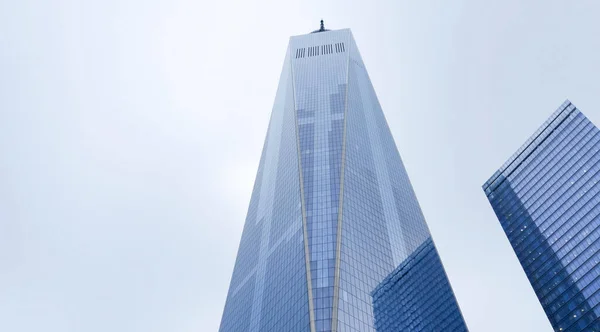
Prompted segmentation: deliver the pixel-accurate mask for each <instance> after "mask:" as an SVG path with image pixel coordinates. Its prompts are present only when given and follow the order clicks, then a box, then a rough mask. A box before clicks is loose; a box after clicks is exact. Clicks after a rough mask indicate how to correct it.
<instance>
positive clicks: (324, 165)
mask: <svg viewBox="0 0 600 332" xmlns="http://www.w3.org/2000/svg"><path fill="white" fill-rule="evenodd" d="M424 244H426V245H427V246H429V247H428V250H429V251H427V254H428V255H433V256H431V257H433V258H431V257H430V256H427V257H428V258H429V260H428V261H426V262H423V263H419V264H416V266H418V267H419V269H423V271H428V268H430V267H431V273H432V274H435V278H433V279H432V280H435V282H439V283H440V285H441V287H440V289H439V290H440V292H439V293H438V292H426V291H423V292H420V291H415V289H414V288H413V287H412V286H411V285H412V284H409V283H408V281H407V283H406V284H405V286H404V287H400V288H398V287H382V288H379V289H378V290H379V292H377V295H375V293H374V292H375V289H376V288H377V287H378V286H379V285H380V284H381V283H382V282H383V281H384V279H386V277H388V275H390V274H391V273H393V272H394V271H395V269H396V268H397V267H398V266H400V265H401V264H402V263H403V262H404V261H405V260H407V259H409V260H413V258H411V257H412V256H411V255H412V254H413V253H414V252H415V251H416V250H418V249H419V248H421V247H422V246H423V245H424ZM390 278H391V277H390ZM411 280H412V279H411ZM409 281H410V280H409ZM390 285H391V284H390ZM388 290H389V291H390V292H391V293H388V294H387V295H382V293H385V291H388ZM403 292H405V293H403ZM374 296H375V298H376V299H377V300H376V301H375V302H377V303H381V304H384V305H378V306H376V307H375V311H377V310H381V311H380V312H379V311H378V312H374V305H373V303H374ZM413 297H421V298H420V299H418V300H417V301H421V302H423V303H422V304H423V305H427V304H428V305H429V306H430V308H428V311H423V312H422V313H421V312H419V311H414V310H412V311H411V310H406V311H405V312H402V313H400V312H397V311H396V310H395V309H392V308H389V306H386V305H385V304H386V303H391V304H394V305H400V307H402V304H400V302H399V301H398V302H396V298H398V299H405V298H413ZM437 298H440V299H443V301H442V302H440V303H441V306H440V305H434V303H435V302H436V299H437ZM378 299H384V300H382V301H379V300H378ZM427 301H429V302H427ZM455 302H456V300H455V299H454V294H453V293H452V289H451V288H450V286H449V284H448V280H447V278H446V275H445V272H444V270H443V268H442V267H441V263H440V262H439V258H438V256H437V252H436V251H435V248H434V247H433V242H431V237H430V234H429V230H428V229H427V225H426V224H425V220H424V218H423V214H422V213H421V209H420V207H419V204H418V202H417V199H416V197H415V194H414V192H413V189H412V187H411V184H410V182H409V179H408V176H407V174H406V171H405V169H404V166H403V165H402V160H401V159H400V155H399V154H398V151H397V149H396V145H395V144H394V140H393V138H392V135H391V133H390V130H389V128H388V126H387V123H386V121H385V118H384V116H383V113H382V110H381V107H380V105H379V102H378V100H377V97H376V95H375V91H374V90H373V86H372V85H371V81H370V80H369V76H368V74H367V71H366V69H365V66H364V64H363V61H362V59H361V57H360V54H359V52H358V49H357V47H356V44H355V42H354V38H353V37H352V33H351V32H350V30H348V29H345V30H336V31H329V30H325V29H324V27H323V26H321V29H320V30H317V31H315V32H313V33H311V34H308V35H302V36H295V37H292V38H291V39H290V43H289V46H288V49H287V54H286V57H285V61H284V65H283V71H282V73H281V77H280V81H279V87H278V90H277V95H276V97H275V105H274V106H273V111H272V114H271V120H270V123H269V129H268V133H267V137H266V140H265V143H264V148H263V153H262V157H261V161H260V165H259V168H258V174H257V177H256V182H255V185H254V190H253V193H252V198H251V201H250V207H249V210H248V215H247V217H246V223H245V226H244V231H243V234H242V240H241V243H240V247H239V251H238V256H237V260H236V263H235V268H234V271H233V276H232V278H231V284H230V288H229V293H228V295H227V302H226V304H225V310H224V313H223V317H222V320H221V328H220V331H221V332H233V331H235V332H241V331H276V332H280V331H286V332H287V331H302V332H305V331H311V332H315V331H340V332H350V331H356V332H358V331H361V332H365V331H376V330H377V329H376V323H375V320H376V319H375V317H381V318H377V319H378V320H382V323H381V326H382V329H379V330H380V331H391V329H390V325H389V321H390V319H401V320H417V319H420V318H421V317H422V316H423V315H425V314H427V315H431V316H430V317H428V318H427V319H429V320H434V321H435V320H436V319H437V318H436V317H438V316H439V317H441V318H446V317H447V316H450V317H453V318H452V319H453V320H455V321H458V323H455V322H450V321H448V320H446V321H443V320H442V319H441V318H440V320H439V324H437V325H436V324H432V325H430V326H431V327H432V328H430V329H427V328H425V329H419V330H418V331H449V330H447V329H444V327H445V326H446V325H444V324H456V325H452V326H458V327H459V328H457V329H455V330H453V331H466V326H465V324H464V322H463V319H462V316H461V314H460V311H459V310H458V306H456V303H455ZM415 308H416V307H415ZM419 308H420V307H419ZM390 317H391V318H390ZM407 324H408V323H407ZM448 326H449V325H448ZM386 328H387V330H386ZM415 331H417V330H415Z"/></svg>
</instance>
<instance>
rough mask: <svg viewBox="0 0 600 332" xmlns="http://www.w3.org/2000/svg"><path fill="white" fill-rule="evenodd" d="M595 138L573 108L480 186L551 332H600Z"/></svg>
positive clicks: (599, 161)
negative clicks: (548, 321)
mask: <svg viewBox="0 0 600 332" xmlns="http://www.w3.org/2000/svg"><path fill="white" fill-rule="evenodd" d="M599 171H600V135H599V133H598V128H596V126H594V124H592V123H591V122H590V121H589V120H588V119H587V118H586V117H585V116H584V115H583V114H582V113H581V112H580V111H579V110H578V109H577V108H576V107H575V105H573V104H572V103H571V102H569V101H568V100H567V101H565V102H564V103H563V104H562V105H561V107H560V108H559V109H558V110H557V111H556V112H554V114H552V116H551V117H550V118H549V119H548V120H546V122H544V124H543V125H542V126H541V127H540V128H539V129H538V130H537V131H536V132H535V133H534V134H533V136H531V137H530V138H529V139H528V140H527V141H526V142H525V144H524V145H523V146H522V147H521V148H520V149H519V150H517V152H516V153H515V154H514V155H513V156H512V157H511V158H510V159H509V160H508V161H507V162H506V163H505V164H504V165H503V166H502V167H501V168H500V169H499V170H498V171H497V172H496V173H494V175H493V176H492V177H491V178H490V179H489V180H488V181H487V182H486V183H485V184H484V185H483V190H484V191H485V194H486V195H487V197H488V199H489V201H490V203H491V205H492V207H493V209H494V211H495V213H496V216H497V217H498V219H499V220H500V224H501V225H502V228H503V229H504V231H505V233H506V236H507V237H508V239H509V241H510V243H511V245H512V247H513V249H514V251H515V253H516V254H517V257H518V258H519V261H520V262H521V265H522V266H523V269H524V270H525V273H526V274H527V277H528V278H529V281H530V282H531V285H532V286H533V289H534V290H535V293H536V294H537V296H538V299H539V300H540V302H541V304H542V307H543V308H544V310H545V312H546V315H547V316H548V318H549V319H550V322H551V324H552V326H553V327H554V329H555V331H569V332H576V331H577V332H579V331H590V332H591V331H596V332H598V331H600V319H599V318H598V317H599V316H600V306H598V304H600V278H598V277H599V276H600V264H599V263H600V242H599V241H600V240H599V239H600V228H599V227H598V226H600V204H599V203H600V196H599V193H600V184H598V181H599V180H600V172H599Z"/></svg>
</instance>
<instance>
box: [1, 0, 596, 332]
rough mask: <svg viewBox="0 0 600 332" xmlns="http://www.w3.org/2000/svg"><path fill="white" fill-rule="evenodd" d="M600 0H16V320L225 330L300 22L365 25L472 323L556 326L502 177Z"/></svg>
mask: <svg viewBox="0 0 600 332" xmlns="http://www.w3.org/2000/svg"><path fill="white" fill-rule="evenodd" d="M599 17H600V2H598V1H597V0H587V1H585V0H581V1H564V0H563V1H554V0H543V1H542V0H539V1H522V0H505V1H494V2H491V1H480V0H471V1H466V0H455V1H445V0H438V1H377V2H373V1H368V2H367V1H364V2H357V1H315V0H311V1H306V0H305V1H263V2H255V3H252V2H249V1H237V2H236V1H212V2H203V1H198V0H193V1H192V0H169V1H166V0H161V1H158V0H145V1H141V0H119V1H117V0H106V1H75V0H56V1H31V0H19V1H9V0H0V331H11V332H21V331H26V332H29V331H46V332H81V331H86V332H96V331H97V332H105V331H115V332H121V331H123V332H137V331H139V332H154V331H156V332H159V331H160V332H164V331H169V332H191V331H195V332H197V331H216V330H217V328H218V325H219V321H220V317H221V313H222V310H223V305H224V302H225V296H226V293H227V287H228V284H229V279H230V277H231V272H232V269H233V264H234V260H235V255H236V251H237V247H238V243H239V239H240V236H241V231H242V226H243V222H244V217H245V213H246V209H247V207H248V202H249V199H250V193H251V190H252V185H253V182H254V175H255V172H256V168H257V165H258V161H259V158H260V150H261V148H262V143H263V139H264V137H265V133H266V128H267V123H268V118H269V114H270V111H271V107H272V104H273V100H274V95H275V91H276V86H277V80H278V78H279V73H280V70H281V66H282V64H283V58H284V55H285V50H286V46H287V42H288V38H289V36H290V35H298V34H303V33H307V32H309V31H311V30H314V29H316V28H317V27H318V21H319V20H320V19H321V18H323V19H325V20H326V24H327V27H328V28H331V29H336V28H351V29H352V31H353V33H354V36H355V38H356V41H357V43H358V46H359V48H360V51H361V53H362V56H363V59H364V61H365V64H366V66H367V69H368V71H369V73H370V76H371V79H372V81H373V84H374V86H375V90H376V91H377V93H378V96H379V98H380V102H381V104H382V106H383V110H384V112H385V114H386V116H387V119H388V122H389V125H390V127H391V129H392V132H393V134H394V137H395V139H396V142H397V144H398V147H399V150H400V153H401V154H402V157H403V159H404V162H405V164H406V167H407V170H408V173H409V176H410V177H411V180H412V183H413V186H414V187H415V190H416V193H417V196H418V198H419V200H420V202H421V205H422V208H423V210H424V213H425V216H426V218H427V221H428V222H429V225H430V228H431V230H432V233H433V236H434V239H435V241H436V243H437V246H438V249H439V251H440V253H441V256H442V260H443V262H444V264H445V266H446V269H447V272H448V275H449V277H450V281H451V282H452V285H453V287H454V290H455V293H456V296H457V298H458V301H459V303H460V306H461V308H462V311H463V313H464V315H465V319H466V321H467V324H468V325H469V327H470V329H471V331H474V332H478V331H482V332H499V331H524V332H531V331H536V332H537V331H542V332H543V331H551V328H550V325H549V323H548V321H547V319H546V317H545V315H544V313H543V311H542V309H541V307H540V305H539V303H538V301H537V299H536V297H535V295H534V293H533V291H532V289H531V287H530V285H529V283H528V281H527V279H526V277H525V275H524V273H523V271H522V269H521V267H520V265H519V264H518V261H517V259H516V257H515V255H514V253H513V251H512V249H511V247H510V245H509V243H508V241H507V240H506V238H505V236H504V234H503V232H502V229H501V227H500V225H499V223H498V221H497V220H496V218H495V216H494V214H493V212H492V209H491V208H490V206H489V204H488V202H487V200H486V198H485V196H484V194H483V192H482V191H481V188H480V186H481V184H483V182H484V181H485V180H487V178H488V177H489V176H490V175H491V174H492V173H493V172H494V171H495V170H496V169H497V168H498V167H499V166H500V165H501V164H502V163H503V162H504V161H505V160H506V159H507V158H508V157H509V156H510V155H511V154H512V153H513V152H514V151H515V150H516V149H517V148H518V147H519V146H520V145H521V144H522V143H523V142H524V141H525V139H526V138H527V137H528V136H529V135H530V134H532V133H533V131H534V130H535V129H536V128H537V127H538V126H539V125H540V124H541V123H542V122H543V121H544V120H545V119H546V118H547V117H548V116H549V115H550V114H551V113H552V112H553V111H554V110H555V109H556V108H557V107H558V106H559V105H560V104H561V103H562V102H563V101H564V100H565V99H566V98H569V99H570V100H571V101H572V102H573V103H575V105H577V106H578V107H579V108H580V109H581V110H582V111H583V112H584V113H585V114H586V115H587V116H588V117H590V118H591V120H592V121H594V122H595V123H597V124H599V123H600V94H599V92H600V84H599V77H600V61H599V59H600V38H599V37H598V34H599V32H600V23H599V20H598V18H599Z"/></svg>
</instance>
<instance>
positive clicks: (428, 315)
mask: <svg viewBox="0 0 600 332" xmlns="http://www.w3.org/2000/svg"><path fill="white" fill-rule="evenodd" d="M439 294H442V296H440V295H439ZM372 295H373V312H374V314H375V329H376V330H377V331H378V332H397V331H453V332H464V331H467V327H466V326H465V323H464V321H463V320H462V317H461V313H460V310H459V308H458V305H457V303H456V301H455V300H454V297H453V296H452V288H450V284H449V283H448V279H447V278H446V273H445V272H444V267H443V266H442V262H441V261H440V258H439V256H438V254H437V250H436V249H435V246H434V245H433V241H432V240H431V238H429V239H428V240H427V241H425V242H424V243H423V244H421V245H420V246H419V248H417V250H415V251H414V252H413V253H412V254H411V255H410V256H409V257H408V258H407V259H406V260H405V261H404V262H403V263H402V264H400V266H398V267H397V268H396V269H395V270H394V271H392V273H390V274H389V275H388V276H387V278H385V279H384V280H383V281H382V282H381V283H380V284H379V286H377V288H375V290H374V291H373V294H372ZM415 313H418V314H415Z"/></svg>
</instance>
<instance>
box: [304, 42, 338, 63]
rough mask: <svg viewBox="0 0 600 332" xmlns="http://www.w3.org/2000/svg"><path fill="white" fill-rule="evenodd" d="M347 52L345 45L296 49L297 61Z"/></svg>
mask: <svg viewBox="0 0 600 332" xmlns="http://www.w3.org/2000/svg"><path fill="white" fill-rule="evenodd" d="M343 52H346V45H344V43H335V44H326V45H320V46H311V47H302V48H298V49H296V59H300V58H304V57H307V58H309V57H313V56H317V55H326V54H334V53H343Z"/></svg>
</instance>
